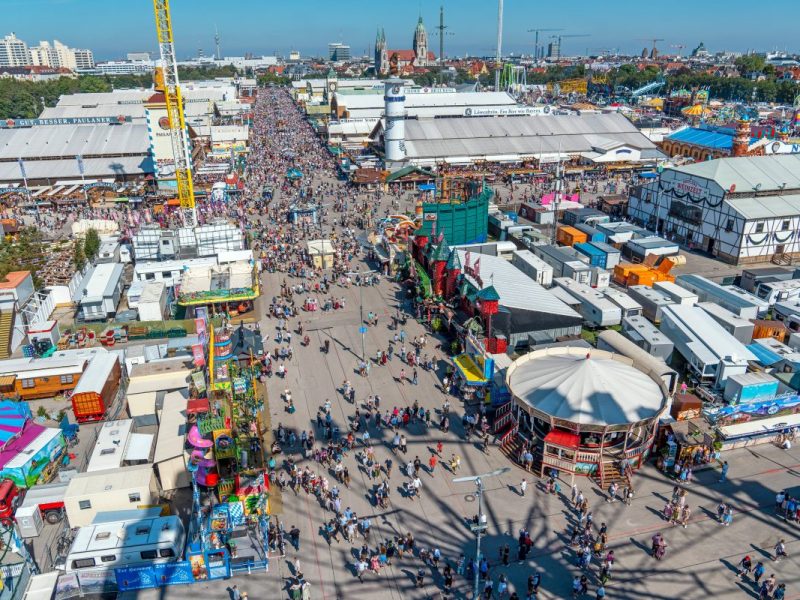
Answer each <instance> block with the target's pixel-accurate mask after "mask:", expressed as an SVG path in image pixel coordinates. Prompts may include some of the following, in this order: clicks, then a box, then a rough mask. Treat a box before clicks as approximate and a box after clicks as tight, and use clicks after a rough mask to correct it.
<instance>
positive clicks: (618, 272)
mask: <svg viewBox="0 0 800 600" xmlns="http://www.w3.org/2000/svg"><path fill="white" fill-rule="evenodd" d="M649 270H650V268H649V267H647V266H645V265H630V264H625V265H617V266H616V267H614V275H613V279H614V283H616V284H618V285H621V286H623V287H626V286H628V285H630V284H629V283H628V280H629V279H630V277H631V275H633V274H634V273H640V272H644V271H649Z"/></svg>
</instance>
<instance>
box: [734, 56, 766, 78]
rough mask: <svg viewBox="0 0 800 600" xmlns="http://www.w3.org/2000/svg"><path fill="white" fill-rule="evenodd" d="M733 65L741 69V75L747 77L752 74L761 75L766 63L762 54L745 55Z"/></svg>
mask: <svg viewBox="0 0 800 600" xmlns="http://www.w3.org/2000/svg"><path fill="white" fill-rule="evenodd" d="M733 64H735V65H736V68H737V69H739V74H740V75H741V76H742V77H746V76H747V75H749V74H750V73H761V72H762V71H763V70H764V65H765V64H766V61H765V60H764V57H763V56H761V55H760V54H745V55H744V56H740V57H739V58H737V59H736V60H735V61H734V63H733Z"/></svg>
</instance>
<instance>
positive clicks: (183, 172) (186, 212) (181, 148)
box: [153, 0, 197, 227]
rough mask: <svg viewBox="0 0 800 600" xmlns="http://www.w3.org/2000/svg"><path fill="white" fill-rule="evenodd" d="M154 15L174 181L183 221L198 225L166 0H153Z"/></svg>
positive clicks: (170, 21)
mask: <svg viewBox="0 0 800 600" xmlns="http://www.w3.org/2000/svg"><path fill="white" fill-rule="evenodd" d="M153 9H154V10H155V15H156V34H157V36H158V49H159V52H160V53H161V69H162V71H161V73H162V77H163V87H164V101H165V103H166V105H167V119H168V121H169V137H170V140H171V142H172V154H173V155H174V157H175V183H176V187H177V191H178V200H179V201H180V205H181V210H182V212H183V221H184V224H185V225H187V226H189V227H194V226H196V225H197V211H196V209H195V203H194V185H193V183H192V158H191V154H190V153H189V140H188V136H187V135H186V117H185V116H184V114H183V98H182V97H181V88H180V85H179V84H178V61H177V60H176V59H175V44H174V43H173V36H172V16H171V15H170V10H169V0H153Z"/></svg>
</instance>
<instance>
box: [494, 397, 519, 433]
mask: <svg viewBox="0 0 800 600" xmlns="http://www.w3.org/2000/svg"><path fill="white" fill-rule="evenodd" d="M513 420H514V413H512V412H511V402H510V401H509V402H506V403H505V404H501V405H500V406H498V407H497V410H496V411H495V413H494V423H493V424H492V433H494V434H495V435H497V434H498V433H500V432H501V431H503V429H505V428H506V427H507V426H508V424H509V423H510V422H511V421H513Z"/></svg>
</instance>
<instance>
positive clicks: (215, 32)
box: [214, 25, 222, 60]
mask: <svg viewBox="0 0 800 600" xmlns="http://www.w3.org/2000/svg"><path fill="white" fill-rule="evenodd" d="M214 45H215V46H216V47H217V60H222V56H220V54H219V30H218V29H217V26H216V25H214Z"/></svg>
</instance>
